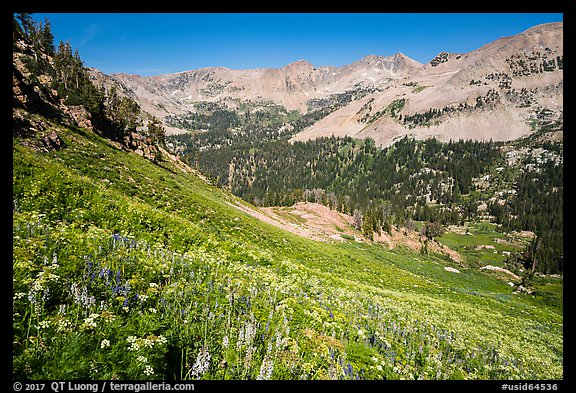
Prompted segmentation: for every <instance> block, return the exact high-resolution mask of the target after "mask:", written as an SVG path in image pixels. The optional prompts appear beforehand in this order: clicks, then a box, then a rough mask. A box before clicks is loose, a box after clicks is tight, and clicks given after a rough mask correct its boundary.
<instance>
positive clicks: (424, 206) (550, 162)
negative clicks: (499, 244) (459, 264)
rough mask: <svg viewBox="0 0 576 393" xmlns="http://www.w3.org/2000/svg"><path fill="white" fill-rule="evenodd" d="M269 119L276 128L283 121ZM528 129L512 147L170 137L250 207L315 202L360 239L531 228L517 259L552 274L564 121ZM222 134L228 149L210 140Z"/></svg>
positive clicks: (558, 262)
mask: <svg viewBox="0 0 576 393" xmlns="http://www.w3.org/2000/svg"><path fill="white" fill-rule="evenodd" d="M312 113H314V112H312ZM294 116H295V115H294ZM217 118H219V114H216V113H214V114H213V117H212V119H214V120H212V121H211V124H220V123H218V122H217V120H215V119H217ZM302 118H303V117H301V118H300V119H302ZM276 119H277V122H278V123H277V128H278V124H280V123H281V122H286V121H287V119H286V118H285V117H278V116H277V117H276ZM294 122H295V121H294ZM536 126H537V127H539V131H538V132H537V133H536V134H534V135H533V136H531V137H528V138H525V139H523V140H520V141H518V142H513V143H512V142H509V143H503V142H498V143H496V142H478V141H470V140H468V141H463V140H460V141H452V142H449V143H442V142H439V141H437V140H435V139H429V140H426V141H417V140H414V139H411V138H408V137H404V138H402V139H400V140H398V141H396V143H395V144H394V145H392V146H390V147H388V148H380V147H377V146H376V145H375V144H374V141H372V140H371V139H366V140H354V139H352V138H350V137H346V138H336V137H332V138H319V139H316V140H311V141H307V142H295V143H293V144H291V143H288V142H286V141H285V139H286V138H285V137H283V135H284V134H290V131H288V130H292V129H294V128H292V127H286V126H284V130H285V131H284V134H283V135H278V134H271V133H269V132H266V136H268V138H262V139H260V140H259V139H258V138H254V137H253V136H254V135H261V134H260V133H261V132H262V131H261V130H262V129H264V127H265V126H263V125H262V124H261V123H254V124H252V127H253V128H250V131H251V132H246V134H247V135H250V139H249V140H248V139H246V138H243V137H242V136H241V135H240V136H238V135H237V134H235V133H234V132H233V131H230V129H229V128H227V127H226V126H225V125H224V124H221V125H220V126H217V127H216V128H215V129H211V131H209V132H204V133H202V134H183V135H177V136H172V137H170V138H169V140H170V143H171V146H173V149H174V150H175V151H177V152H178V153H180V154H181V155H182V156H184V157H186V158H187V159H188V160H189V162H190V164H191V165H193V166H195V167H196V168H198V169H199V170H201V171H202V172H204V173H206V174H209V175H210V176H211V177H212V178H214V179H215V181H217V182H218V184H220V185H222V186H224V187H226V188H228V189H229V190H231V191H232V192H233V193H234V194H235V195H238V196H240V197H241V198H243V199H245V200H246V201H249V202H251V203H254V204H256V205H259V206H290V205H292V204H294V203H296V202H300V201H307V202H316V203H322V204H324V205H326V206H329V207H331V208H333V209H335V210H338V211H340V212H344V213H347V214H351V215H355V216H357V217H358V228H362V227H363V228H365V232H366V235H367V236H368V237H371V233H372V230H373V231H375V232H380V231H381V230H389V228H390V226H391V225H396V226H399V227H403V226H406V225H407V222H408V225H411V224H410V222H411V221H414V220H415V221H432V222H437V223H439V224H441V225H450V224H455V225H464V223H465V222H474V221H479V220H489V221H492V222H495V223H498V224H500V225H501V230H502V231H510V230H516V231H519V230H529V231H534V232H535V233H536V234H537V235H538V239H537V241H536V243H537V245H538V246H537V247H536V246H534V249H533V250H532V251H530V252H528V253H527V254H526V255H524V257H522V258H524V263H526V264H527V265H530V267H532V263H533V262H534V259H536V261H537V262H536V263H535V264H534V269H536V271H540V272H545V273H560V272H562V270H563V255H562V249H563V242H562V230H563V229H562V225H563V224H562V222H563V219H562V218H563V203H562V201H563V144H562V141H550V140H549V138H548V137H549V136H550V135H551V134H552V133H554V132H557V131H558V130H562V123H561V122H549V121H547V120H542V121H541V122H539V123H537V124H536ZM258 130H260V131H258ZM233 134H234V135H236V139H232V138H233V137H232V136H231V135H233ZM226 135H230V136H231V137H230V138H231V139H230V140H229V142H228V143H214V142H211V141H214V140H215V138H217V139H218V140H220V141H222V140H223V136H226ZM542 138H544V139H542ZM547 138H548V139H547ZM270 139H276V140H270ZM538 261H539V262H538Z"/></svg>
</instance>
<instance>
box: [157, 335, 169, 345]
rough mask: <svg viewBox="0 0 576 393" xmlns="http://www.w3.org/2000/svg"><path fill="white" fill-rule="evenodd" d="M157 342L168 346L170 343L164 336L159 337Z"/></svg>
mask: <svg viewBox="0 0 576 393" xmlns="http://www.w3.org/2000/svg"><path fill="white" fill-rule="evenodd" d="M156 341H157V342H158V343H160V344H166V343H167V342H168V340H167V339H166V337H164V336H158V338H157V339H156Z"/></svg>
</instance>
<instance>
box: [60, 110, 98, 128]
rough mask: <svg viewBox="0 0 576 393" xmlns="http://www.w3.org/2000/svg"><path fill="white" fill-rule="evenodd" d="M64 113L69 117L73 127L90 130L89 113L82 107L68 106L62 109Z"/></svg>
mask: <svg viewBox="0 0 576 393" xmlns="http://www.w3.org/2000/svg"><path fill="white" fill-rule="evenodd" d="M63 110H64V113H65V114H67V115H68V116H70V118H71V119H72V121H73V123H74V125H76V126H78V127H82V128H86V129H89V130H92V129H93V127H92V122H91V121H90V118H91V117H92V116H91V115H90V113H89V112H88V111H87V110H86V108H84V107H83V106H82V105H70V106H64V107H63Z"/></svg>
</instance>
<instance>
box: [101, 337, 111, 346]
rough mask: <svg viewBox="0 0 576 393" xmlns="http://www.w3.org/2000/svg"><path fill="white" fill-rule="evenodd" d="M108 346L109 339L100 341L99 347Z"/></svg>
mask: <svg viewBox="0 0 576 393" xmlns="http://www.w3.org/2000/svg"><path fill="white" fill-rule="evenodd" d="M109 346H110V341H109V340H106V339H104V340H102V342H101V343H100V348H108V347H109Z"/></svg>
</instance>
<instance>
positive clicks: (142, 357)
mask: <svg viewBox="0 0 576 393" xmlns="http://www.w3.org/2000/svg"><path fill="white" fill-rule="evenodd" d="M136 361H137V362H138V363H148V359H147V358H146V356H142V355H140V356H138V357H137V358H136Z"/></svg>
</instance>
